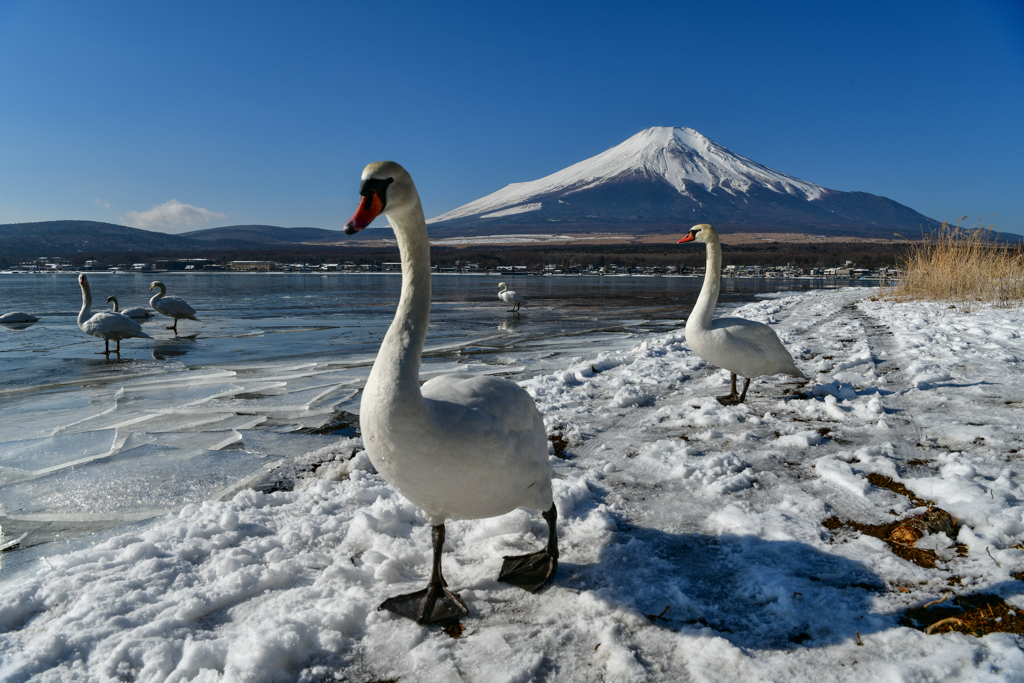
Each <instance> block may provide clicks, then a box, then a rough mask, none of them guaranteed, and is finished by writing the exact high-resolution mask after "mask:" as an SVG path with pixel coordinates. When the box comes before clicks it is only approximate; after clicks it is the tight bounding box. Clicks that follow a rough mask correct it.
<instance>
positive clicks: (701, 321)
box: [686, 236, 722, 327]
mask: <svg viewBox="0 0 1024 683" xmlns="http://www.w3.org/2000/svg"><path fill="white" fill-rule="evenodd" d="M707 247H708V260H707V265H706V268H705V270H704V286H703V287H701V288H700V296H698V297H697V304H696V305H695V306H694V307H693V312H692V313H691V314H690V319H689V320H687V321H686V325H687V327H689V326H690V321H691V320H692V321H693V322H694V323H695V324H696V325H699V326H700V327H707V326H708V325H710V324H711V314H712V313H714V311H715V304H717V303H718V292H719V290H720V289H721V287H722V244H721V242H719V241H718V237H717V236H716V237H715V238H714V239H713V240H712V241H710V242H708V243H707Z"/></svg>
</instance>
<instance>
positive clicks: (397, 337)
mask: <svg viewBox="0 0 1024 683" xmlns="http://www.w3.org/2000/svg"><path fill="white" fill-rule="evenodd" d="M388 219H389V220H390V221H391V227H392V228H394V231H395V237H396V238H397V240H398V251H399V253H400V254H401V260H402V296H401V298H400V299H399V301H398V310H397V311H396V312H395V319H394V320H393V321H392V322H391V327H390V328H388V333H387V334H386V335H385V336H384V341H383V343H381V345H380V351H379V352H378V353H377V360H376V361H375V362H374V364H373V370H372V371H371V372H370V377H369V379H368V380H367V382H366V392H367V393H370V394H371V395H374V396H375V397H376V398H377V400H378V401H380V400H382V399H383V400H386V402H387V403H388V404H389V405H390V406H391V407H393V408H394V407H399V406H398V405H397V403H398V402H400V403H401V407H402V408H405V409H409V408H413V407H416V406H419V405H421V404H422V400H423V395H422V394H421V393H420V355H421V354H422V353H423V345H424V343H425V342H426V339H427V326H428V324H429V323H430V242H429V241H428V239H427V223H426V220H425V218H424V216H423V207H422V206H421V205H420V202H419V200H418V199H417V200H416V203H415V205H414V206H413V207H412V208H411V209H409V210H408V211H404V212H402V213H401V214H388Z"/></svg>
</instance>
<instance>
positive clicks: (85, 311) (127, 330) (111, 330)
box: [78, 273, 150, 357]
mask: <svg viewBox="0 0 1024 683" xmlns="http://www.w3.org/2000/svg"><path fill="white" fill-rule="evenodd" d="M78 284H79V285H81V286H82V310H81V311H79V312H78V326H79V327H80V328H81V329H82V332H85V333H86V334H90V335H92V336H94V337H99V338H100V339H102V340H103V341H104V345H103V350H102V351H97V352H96V353H103V354H106V355H107V356H109V355H110V341H111V340H114V341H116V342H117V348H116V349H115V350H114V353H116V354H117V355H118V357H120V356H121V340H122V339H129V338H131V337H144V338H146V339H150V336H149V335H148V334H146V333H145V332H143V331H142V327H141V326H140V325H139V324H138V323H137V322H135V321H134V320H132V319H131V318H129V317H127V316H124V315H121V314H120V313H114V312H113V311H97V312H96V313H93V312H92V290H91V289H90V288H89V280H88V278H86V277H85V273H82V274H80V275H79V276H78Z"/></svg>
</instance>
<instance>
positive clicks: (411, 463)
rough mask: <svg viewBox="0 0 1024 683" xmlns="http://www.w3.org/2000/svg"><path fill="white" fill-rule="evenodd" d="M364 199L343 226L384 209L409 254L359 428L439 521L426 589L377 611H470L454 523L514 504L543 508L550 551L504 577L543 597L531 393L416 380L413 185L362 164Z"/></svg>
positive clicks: (522, 558) (375, 454)
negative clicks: (449, 553) (454, 549)
mask: <svg viewBox="0 0 1024 683" xmlns="http://www.w3.org/2000/svg"><path fill="white" fill-rule="evenodd" d="M359 194H360V195H361V196H362V199H361V200H360V203H359V208H358V209H357V210H356V213H355V215H354V216H352V220H351V221H349V222H348V224H347V225H346V226H345V232H346V233H347V234H349V235H352V234H354V233H356V232H358V231H360V230H362V229H363V228H365V227H366V226H367V225H369V224H370V221H372V220H373V219H374V218H376V217H377V216H378V215H380V214H381V213H384V214H386V215H387V218H388V220H389V221H390V222H391V227H392V228H393V229H394V231H395V237H396V238H397V240H398V249H399V252H400V254H401V259H402V294H401V298H400V300H399V302H398V310H397V311H396V313H395V319H394V321H393V322H392V323H391V327H390V328H389V329H388V332H387V334H386V335H385V337H384V341H383V342H382V343H381V346H380V351H379V352H378V353H377V359H376V361H374V364H373V369H372V370H371V371H370V376H369V378H368V379H367V380H366V387H365V388H364V389H363V398H362V405H361V407H360V414H359V418H360V420H359V421H360V425H361V427H362V431H363V442H364V443H365V444H366V452H367V455H369V457H370V460H371V462H373V465H374V467H376V468H377V471H378V472H380V473H381V475H382V476H383V477H384V478H385V479H386V480H387V481H388V482H389V483H390V484H391V485H392V486H394V487H395V489H397V490H398V492H399V493H401V494H402V495H403V496H405V497H406V498H408V499H409V500H410V501H412V503H414V504H415V505H416V506H417V507H419V508H420V509H422V510H423V512H424V514H425V515H426V517H427V521H429V522H430V524H431V526H432V540H433V549H434V555H433V566H432V569H431V574H430V582H429V584H428V585H427V587H426V588H425V589H423V590H421V591H417V592H416V593H410V594H407V595H399V596H396V597H393V598H389V599H387V600H385V601H384V602H383V603H382V604H381V605H380V607H378V609H387V610H390V611H392V612H395V613H396V614H400V615H402V616H404V617H408V618H410V619H414V620H416V621H417V622H418V623H421V624H425V623H431V622H442V621H450V620H453V619H458V618H459V617H461V616H463V615H465V614H468V613H469V610H468V609H467V608H466V605H465V603H464V602H463V601H462V598H461V597H459V594H458V593H454V592H452V591H449V590H448V589H447V588H446V586H447V582H446V581H445V580H444V576H443V574H442V572H441V551H442V548H443V546H444V537H445V530H444V523H445V520H448V519H481V518H485V517H496V516H498V515H503V514H505V513H507V512H510V511H512V510H515V509H516V508H519V507H525V508H530V509H532V510H544V511H545V512H544V513H543V516H544V519H545V520H546V521H547V524H548V542H547V547H546V548H545V549H544V550H541V551H539V552H536V553H531V554H527V555H518V556H511V557H510V556H506V557H505V561H504V564H503V565H502V568H501V572H500V574H499V576H498V580H499V581H504V582H506V583H511V584H513V585H516V586H519V587H521V588H524V589H526V590H528V591H530V592H536V591H538V590H540V589H541V588H543V587H544V586H546V585H547V584H548V583H550V582H551V579H552V578H553V577H554V575H555V572H556V571H557V568H558V542H557V537H556V533H555V521H556V519H557V516H558V513H557V510H556V509H555V505H554V502H553V499H552V494H551V477H552V476H553V474H552V470H551V463H550V462H549V460H548V441H547V433H546V430H545V429H544V421H543V419H542V418H541V415H540V412H539V411H538V410H537V406H536V403H534V400H533V398H531V397H530V395H529V394H528V393H527V392H526V391H525V390H524V389H523V388H522V387H520V386H519V385H518V384H515V383H514V382H510V381H508V380H505V379H500V378H496V377H468V378H467V377H463V376H456V375H446V376H442V377H435V378H434V379H431V380H430V381H429V382H426V383H425V384H424V385H423V386H422V387H420V355H421V353H422V352H423V344H424V341H425V340H426V336H427V327H428V323H429V319H430V244H429V242H428V241H427V224H426V221H425V220H424V217H423V207H422V206H421V205H420V197H419V194H418V193H417V192H416V186H415V185H414V184H413V181H412V178H411V177H410V176H409V174H408V173H407V172H406V170H405V169H404V168H402V167H401V166H399V165H398V164H396V163H394V162H391V161H382V162H377V163H373V164H370V165H369V166H367V167H366V169H365V170H364V171H363V176H362V185H361V187H360V189H359Z"/></svg>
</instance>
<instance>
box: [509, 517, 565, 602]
mask: <svg viewBox="0 0 1024 683" xmlns="http://www.w3.org/2000/svg"><path fill="white" fill-rule="evenodd" d="M542 516H543V517H544V521H546V522H547V523H548V546H547V548H545V549H544V550H540V551H538V552H535V553H529V554H526V555H506V556H505V562H504V563H502V565H501V572H500V573H499V574H498V581H504V582H505V583H511V584H512V585H513V586H519V587H520V588H522V589H523V590H527V591H530V592H531V593H536V592H537V591H539V590H540V589H541V588H544V587H545V586H547V585H548V584H549V583H551V580H552V579H554V578H555V573H557V572H558V533H557V531H556V529H555V526H556V525H555V523H556V522H557V521H558V509H557V508H556V507H555V505H554V504H553V503H552V505H551V509H550V510H548V511H547V512H545V513H543V515H542Z"/></svg>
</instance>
